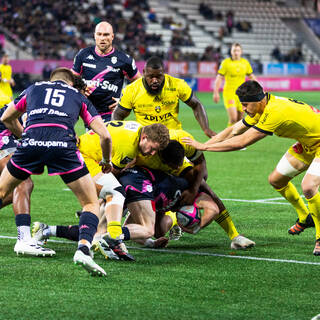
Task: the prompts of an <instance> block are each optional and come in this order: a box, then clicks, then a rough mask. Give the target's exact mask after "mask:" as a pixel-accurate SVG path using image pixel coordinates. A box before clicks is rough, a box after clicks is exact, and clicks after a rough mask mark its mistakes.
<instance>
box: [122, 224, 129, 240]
mask: <svg viewBox="0 0 320 320" xmlns="http://www.w3.org/2000/svg"><path fill="white" fill-rule="evenodd" d="M122 233H123V235H124V239H123V240H124V241H127V240H130V231H129V229H128V228H127V227H122Z"/></svg>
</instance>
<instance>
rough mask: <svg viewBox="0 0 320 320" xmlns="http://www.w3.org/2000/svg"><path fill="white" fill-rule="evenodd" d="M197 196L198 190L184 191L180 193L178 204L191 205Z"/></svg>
mask: <svg viewBox="0 0 320 320" xmlns="http://www.w3.org/2000/svg"><path fill="white" fill-rule="evenodd" d="M197 194H198V190H194V189H192V188H189V189H186V190H184V191H183V192H182V193H181V198H180V201H179V203H180V204H181V206H185V205H191V204H193V202H194V200H195V198H196V196H197Z"/></svg>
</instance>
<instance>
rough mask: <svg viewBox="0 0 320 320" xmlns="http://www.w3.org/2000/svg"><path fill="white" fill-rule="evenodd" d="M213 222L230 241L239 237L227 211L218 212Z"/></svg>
mask: <svg viewBox="0 0 320 320" xmlns="http://www.w3.org/2000/svg"><path fill="white" fill-rule="evenodd" d="M215 221H216V222H217V223H218V224H219V225H220V227H221V228H222V229H223V230H224V231H225V232H226V233H227V235H228V237H229V238H230V240H232V239H233V238H235V237H236V236H238V235H239V233H238V231H237V229H236V227H235V226H234V224H233V221H232V219H231V217H230V215H229V212H228V211H227V209H225V210H223V211H222V212H220V213H219V215H218V218H217V219H216V220H215Z"/></svg>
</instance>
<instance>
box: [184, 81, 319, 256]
mask: <svg viewBox="0 0 320 320" xmlns="http://www.w3.org/2000/svg"><path fill="white" fill-rule="evenodd" d="M236 93H237V95H238V96H239V99H240V101H241V103H242V105H243V109H244V111H245V112H246V113H247V114H248V116H247V117H246V118H245V119H244V120H243V121H242V122H241V121H240V122H238V123H237V124H236V125H235V126H236V127H237V132H233V130H234V129H233V128H232V127H230V128H227V129H225V130H224V131H222V132H221V137H219V135H218V136H217V139H214V138H215V137H214V138H213V139H211V140H209V141H207V142H206V143H205V144H202V143H199V142H197V141H193V140H191V139H190V138H186V139H184V141H185V142H186V143H188V144H190V145H192V146H194V147H195V148H197V149H198V150H207V151H216V152H222V151H232V150H239V149H241V148H243V147H245V146H248V145H251V144H253V143H255V142H256V141H258V140H260V139H262V138H264V137H266V136H267V135H272V134H273V133H274V134H276V135H277V136H279V137H285V138H290V139H294V140H297V141H298V143H296V144H294V145H293V146H291V147H290V148H289V150H288V151H287V152H286V154H285V155H284V156H283V157H282V159H281V160H280V161H279V163H278V165H277V167H276V168H275V170H274V171H273V172H272V173H271V174H270V176H269V182H270V184H271V185H272V186H273V187H274V188H275V189H276V190H277V191H279V192H280V194H281V195H282V196H283V197H284V198H285V199H286V200H288V201H289V202H290V203H291V204H292V205H293V206H294V208H295V209H296V211H297V213H298V216H299V221H298V222H297V223H296V225H295V226H293V227H292V228H290V229H289V233H291V234H299V233H300V232H302V231H303V230H304V229H305V228H306V227H307V223H306V222H307V216H308V209H307V207H306V205H305V204H304V202H303V200H302V199H301V197H300V195H299V193H298V192H297V190H296V188H295V187H294V185H293V184H292V183H291V182H290V180H291V179H292V178H293V177H295V176H297V175H298V174H300V173H301V172H303V171H305V170H306V174H305V175H304V178H303V180H302V183H301V187H302V190H303V194H304V196H305V198H306V200H307V202H308V207H309V210H310V213H311V215H312V218H313V221H314V225H315V229H316V245H315V248H314V251H313V254H314V255H317V256H319V255H320V194H319V185H320V113H319V110H317V109H315V108H313V107H311V106H309V105H307V104H305V103H303V102H300V101H296V100H293V99H287V98H282V97H276V96H273V95H270V94H268V93H264V91H263V88H262V87H261V86H260V85H259V83H258V82H256V81H247V82H245V83H243V84H242V85H241V86H240V87H239V88H238V89H237V92H236ZM241 132H243V133H241ZM237 133H241V134H239V135H237V136H234V134H237ZM228 137H229V138H228ZM225 139H226V140H225ZM221 140H222V141H221ZM223 140H225V141H223ZM218 141H221V142H218Z"/></svg>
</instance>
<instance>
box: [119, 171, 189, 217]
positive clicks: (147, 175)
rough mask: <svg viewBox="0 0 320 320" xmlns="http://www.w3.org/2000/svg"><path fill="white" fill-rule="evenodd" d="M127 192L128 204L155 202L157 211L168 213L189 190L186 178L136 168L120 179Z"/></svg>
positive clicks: (123, 174)
mask: <svg viewBox="0 0 320 320" xmlns="http://www.w3.org/2000/svg"><path fill="white" fill-rule="evenodd" d="M118 180H119V182H120V183H121V184H122V186H123V187H124V189H125V191H126V203H127V204H128V203H131V202H136V201H142V200H150V201H154V203H155V207H156V210H157V211H167V210H169V209H170V208H171V207H173V206H174V205H175V204H176V203H177V201H178V200H179V199H180V196H181V193H182V191H183V190H185V189H187V188H188V182H187V180H185V179H184V178H180V177H175V176H171V175H168V174H166V173H164V172H162V171H158V170H152V169H148V168H141V167H134V168H131V169H128V170H126V171H125V172H123V173H122V174H121V176H120V177H119V179H118Z"/></svg>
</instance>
